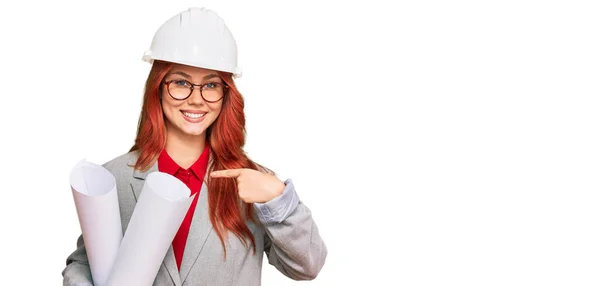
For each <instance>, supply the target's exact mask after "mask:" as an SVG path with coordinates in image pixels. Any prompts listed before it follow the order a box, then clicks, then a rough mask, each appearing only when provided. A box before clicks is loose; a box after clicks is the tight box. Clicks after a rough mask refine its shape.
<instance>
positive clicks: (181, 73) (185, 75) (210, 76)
mask: <svg viewBox="0 0 600 286" xmlns="http://www.w3.org/2000/svg"><path fill="white" fill-rule="evenodd" d="M173 74H178V75H180V76H183V77H185V78H186V79H192V76H191V75H189V74H187V73H184V72H182V71H175V72H172V73H171V74H169V75H173ZM215 77H219V78H220V76H219V75H218V74H216V73H212V74H209V75H207V76H205V77H203V78H202V80H203V81H205V80H209V79H211V78H215Z"/></svg>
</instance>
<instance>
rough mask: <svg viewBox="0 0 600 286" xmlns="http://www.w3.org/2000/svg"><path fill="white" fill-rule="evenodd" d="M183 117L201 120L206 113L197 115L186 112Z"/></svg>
mask: <svg viewBox="0 0 600 286" xmlns="http://www.w3.org/2000/svg"><path fill="white" fill-rule="evenodd" d="M183 115H185V116H187V117H189V118H200V117H202V116H204V113H200V114H197V113H189V112H184V113H183Z"/></svg>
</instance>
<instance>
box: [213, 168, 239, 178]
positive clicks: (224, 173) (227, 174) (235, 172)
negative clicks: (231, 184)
mask: <svg viewBox="0 0 600 286" xmlns="http://www.w3.org/2000/svg"><path fill="white" fill-rule="evenodd" d="M242 170H243V169H230V170H219V171H214V172H212V173H210V176H211V177H213V178H236V177H238V176H239V175H241V174H242Z"/></svg>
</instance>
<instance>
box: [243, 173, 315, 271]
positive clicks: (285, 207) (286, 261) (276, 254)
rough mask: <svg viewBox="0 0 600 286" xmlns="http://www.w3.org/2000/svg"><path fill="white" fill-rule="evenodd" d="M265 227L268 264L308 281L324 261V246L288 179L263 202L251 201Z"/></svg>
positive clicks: (304, 206) (312, 221)
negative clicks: (281, 187)
mask: <svg viewBox="0 0 600 286" xmlns="http://www.w3.org/2000/svg"><path fill="white" fill-rule="evenodd" d="M254 206H255V210H256V211H257V215H258V218H259V220H260V221H261V223H262V224H263V226H264V228H265V239H264V241H265V253H266V254H267V257H268V259H269V264H271V265H273V266H275V268H277V270H279V272H281V273H283V274H284V275H286V276H287V277H290V278H292V279H294V280H312V279H314V278H316V277H317V275H318V274H319V272H320V271H321V268H322V267H323V265H324V264H325V258H326V257H327V247H326V246H325V243H324V242H323V240H322V239H321V236H320V235H319V230H318V228H317V225H316V224H315V222H314V220H313V218H312V215H311V212H310V210H309V209H308V207H307V206H306V205H304V204H303V203H302V202H301V201H300V200H299V199H298V195H297V194H296V191H295V189H294V185H293V183H292V181H291V180H290V179H288V180H286V181H285V188H284V191H283V193H282V194H281V195H280V196H278V197H276V198H274V199H273V200H271V201H269V202H266V203H262V204H260V203H255V204H254Z"/></svg>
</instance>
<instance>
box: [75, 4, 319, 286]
mask: <svg viewBox="0 0 600 286" xmlns="http://www.w3.org/2000/svg"><path fill="white" fill-rule="evenodd" d="M144 59H145V60H147V61H149V62H151V63H152V68H151V71H150V74H149V76H148V79H147V82H146V88H145V92H144V99H143V106H142V110H141V114H140V119H139V123H138V131H137V137H136V139H135V144H134V145H133V147H132V148H131V150H129V152H128V153H126V154H124V155H122V156H119V157H117V158H115V159H113V160H111V161H109V162H107V163H105V164H104V165H103V166H104V167H105V168H106V169H108V170H109V171H110V172H111V173H112V174H113V175H114V176H115V178H116V180H117V189H118V197H119V207H120V212H121V220H122V225H123V228H124V229H126V226H127V224H128V223H129V220H130V218H131V215H132V213H133V209H134V207H135V204H136V201H137V198H138V196H139V193H140V192H141V188H142V186H143V183H144V179H145V178H146V176H147V175H148V174H149V173H151V172H155V171H160V172H165V173H168V174H171V175H173V176H175V177H176V178H178V179H180V180H181V181H182V182H184V183H185V184H186V185H187V186H188V187H189V188H190V190H191V191H192V193H193V194H197V195H196V196H195V198H194V201H192V204H191V206H190V209H189V211H188V213H187V215H186V217H185V218H184V220H183V222H182V224H181V226H180V228H179V230H178V232H177V234H176V236H175V238H174V240H173V243H172V245H171V248H170V249H169V251H168V252H167V255H166V256H165V259H164V261H163V264H162V265H161V267H160V269H159V271H158V273H157V275H156V278H155V280H154V285H245V286H246V285H260V281H261V267H262V259H263V252H264V253H266V254H267V257H268V261H269V263H270V264H272V265H274V266H275V267H276V268H277V269H278V270H279V271H280V272H281V273H283V274H284V275H286V276H288V277H290V278H292V279H295V280H311V279H314V278H315V277H316V276H317V274H318V273H319V272H320V270H321V268H322V267H323V264H324V263H325V258H326V256H327V248H326V246H325V244H324V242H323V241H322V239H321V237H320V236H319V232H318V229H317V226H316V224H315V222H314V221H313V219H312V216H311V213H310V210H309V209H308V208H307V207H306V206H305V205H304V204H303V203H302V202H301V201H300V200H299V198H298V195H297V194H296V191H295V189H294V186H293V183H292V181H291V180H289V179H288V180H286V181H285V182H282V181H280V180H279V179H278V178H277V177H275V176H274V174H273V172H271V171H269V170H268V169H267V168H264V167H262V166H260V165H259V164H257V163H255V162H254V161H252V160H251V159H250V158H248V156H247V155H246V154H245V153H244V151H243V146H244V141H245V118H244V100H243V98H242V96H241V94H240V92H239V91H238V89H237V88H236V86H235V82H234V80H233V78H234V77H235V76H239V75H240V74H239V68H238V67H237V47H236V45H235V40H234V39H233V37H232V35H231V33H230V32H229V30H228V28H227V26H226V25H225V24H224V23H223V21H222V19H221V18H220V17H219V16H218V15H217V14H216V13H214V12H213V11H210V10H207V9H204V8H202V9H198V8H190V9H189V10H186V11H184V12H182V13H180V14H178V15H176V16H175V17H173V18H171V19H170V20H168V21H167V22H165V24H163V26H161V28H160V29H159V30H158V31H157V33H156V35H155V37H154V39H153V42H152V47H151V49H150V51H148V52H147V53H146V55H145V56H144ZM77 246H78V248H77V249H76V250H75V251H74V252H73V253H72V254H71V255H70V256H69V257H68V259H67V266H66V268H65V269H64V271H63V277H64V279H63V284H64V285H93V282H92V277H91V272H90V268H89V264H88V260H87V254H86V250H85V243H84V241H83V238H82V236H80V237H79V240H78V242H77Z"/></svg>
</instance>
